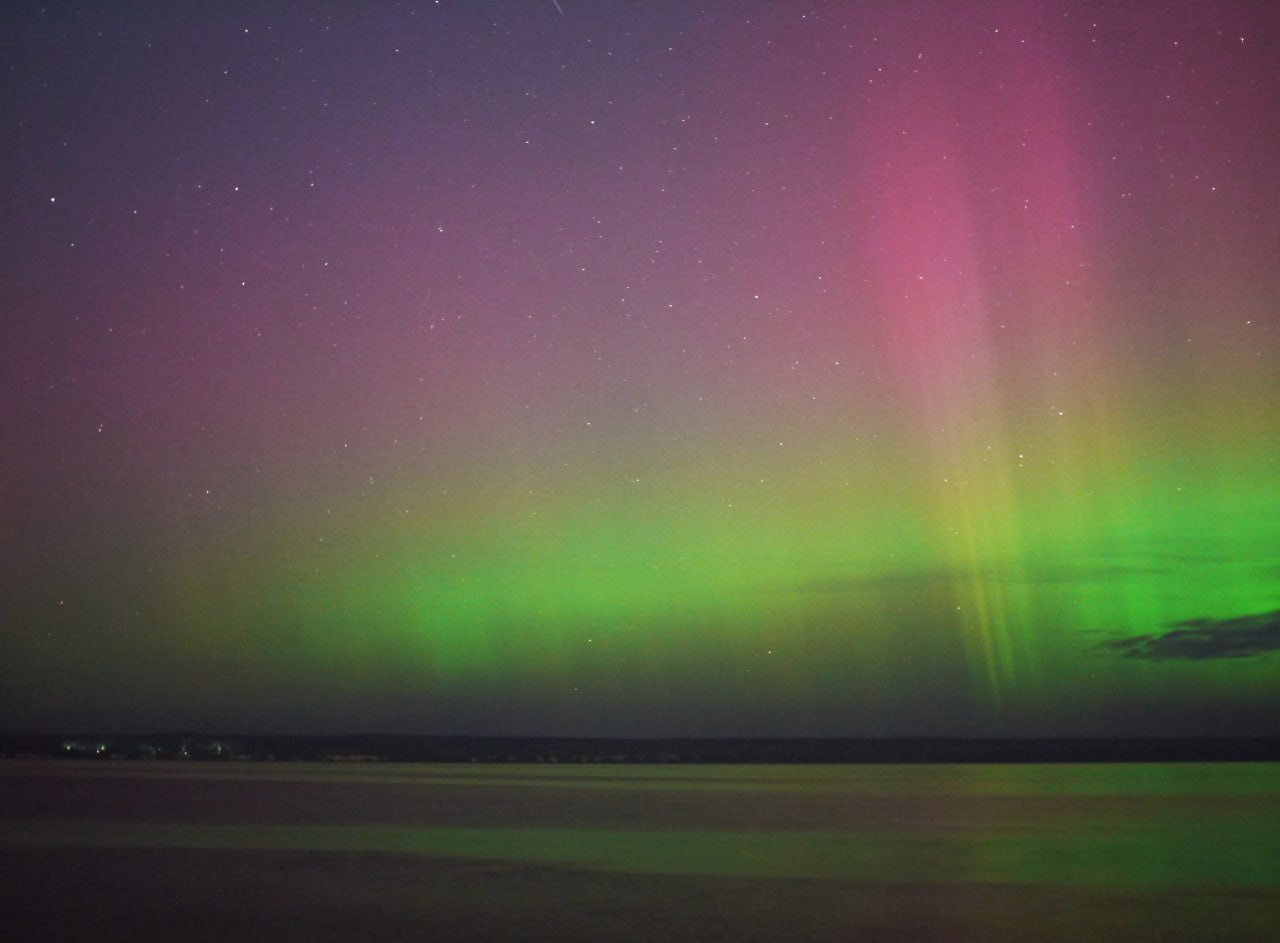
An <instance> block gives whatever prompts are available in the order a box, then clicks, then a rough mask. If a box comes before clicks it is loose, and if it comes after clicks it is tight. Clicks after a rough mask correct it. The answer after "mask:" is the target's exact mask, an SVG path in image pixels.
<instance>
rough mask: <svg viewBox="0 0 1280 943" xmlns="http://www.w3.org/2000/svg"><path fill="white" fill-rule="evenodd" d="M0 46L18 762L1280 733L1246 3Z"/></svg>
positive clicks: (1270, 150)
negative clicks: (766, 738) (52, 747)
mask: <svg viewBox="0 0 1280 943" xmlns="http://www.w3.org/2000/svg"><path fill="white" fill-rule="evenodd" d="M5 9H6V12H5V13H4V14H2V15H0V67H2V68H3V73H2V74H3V84H2V85H0V120H2V121H3V138H2V140H3V143H2V144H0V205H3V206H4V208H5V215H4V222H3V226H2V227H0V327H2V334H0V337H2V338H3V340H2V341H0V397H2V399H0V402H2V404H3V405H2V406H0V443H2V448H3V456H4V459H3V463H2V465H0V579H2V580H3V589H0V725H2V726H4V727H6V728H8V729H16V730H48V731H56V730H66V729H75V728H79V729H107V730H139V731H145V730H161V729H175V728H196V729H204V730H214V731H223V732H231V731H241V732H251V731H276V732H360V731H371V730H384V731H403V732H421V733H439V734H447V733H467V734H561V735H618V736H645V735H654V736H657V735H663V736H667V735H690V736H694V735H698V736H714V735H771V736H772V735H830V736H845V735H847V736H867V735H872V736H880V735H884V736H896V735H917V734H920V735H924V734H932V735H983V736H998V735H1064V734H1083V735H1091V734H1160V735H1180V734H1186V735H1200V736H1218V735H1224V736H1225V735H1240V734H1251V733H1267V734H1273V735H1274V734H1280V654H1277V649H1280V133H1278V132H1280V107H1277V103H1278V102H1280V54H1278V53H1277V49H1280V22H1277V20H1276V17H1275V11H1274V9H1273V7H1272V6H1271V4H1268V3H1262V2H1258V3H1232V2H1220V3H1214V2H1159V3H1155V2H1150V3H1142V2H1135V3H1115V2H1107V3H1102V2H1096V3H1095V2H1079V3H1071V2H1066V3H1063V2H1048V0H1045V2H1033V0H1025V2H1024V0H992V2H973V3H968V2H964V3H962V2H956V3H951V2H917V0H904V2H893V3H880V2H811V3H802V2H799V0H797V2H794V3H792V2H782V0H778V2H770V3H765V2H750V0H711V2H706V3H692V2H691V3H675V2H662V0H653V2H639V0H637V2H605V0H594V2H585V0H559V3H558V4H557V2H556V0H545V2H541V0H520V2H516V0H470V2H462V0H437V2H434V3H432V2H417V3H408V2H404V3H369V4H337V3H294V4H282V3H268V4H259V3H236V2H229V3H216V4H184V3H153V4H148V3H134V4H107V3H86V4H80V3H68V4H57V3H55V4H50V5H49V6H47V7H40V6H37V5H34V4H27V3H17V4H7V5H6V7H5Z"/></svg>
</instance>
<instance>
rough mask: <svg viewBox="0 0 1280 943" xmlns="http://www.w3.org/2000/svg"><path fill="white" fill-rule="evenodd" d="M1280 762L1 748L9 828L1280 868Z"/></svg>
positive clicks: (704, 871)
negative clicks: (397, 760) (839, 760)
mask: <svg viewBox="0 0 1280 943" xmlns="http://www.w3.org/2000/svg"><path fill="white" fill-rule="evenodd" d="M1278 808H1280V766H1277V765H1274V764H1219V765H1214V764H1147V765H1052V766H1049V765H1044V766H1004V765H1001V766H996V765H990V766H959V765H958V766H841V767H813V766H804V767H787V766H756V767H744V766H738V767H732V766H704V767H698V766H670V767H668V766H650V767H644V766H639V767H630V766H626V767H623V766H596V767H566V766H561V767H556V766H534V767H531V766H490V767H483V766H392V765H386V766H353V765H340V764H333V765H301V764H299V765H287V766H285V765H272V764H259V765H231V764H225V765H222V764H220V765H196V764H185V765H184V764H119V765H99V764H83V765H82V764H72V763H66V764H39V763H35V764H19V763H10V764H4V765H3V766H0V809H2V810H5V811H3V812H0V816H2V817H3V819H2V820H0V846H8V847H19V846H58V847H68V846H72V847H106V848H179V849H224V850H238V851H295V852H296V851H329V852H352V853H354V852H366V853H367V852H387V853H395V854H410V855H419V856H436V857H451V858H463V859H486V860H494V861H520V862H531V863H538V864H554V865H568V866H574V867H578V868H585V869H589V870H595V871H603V872H611V873H628V874H651V875H697V876H720V877H751V878H807V879H835V880H842V881H863V882H865V881H877V882H890V883H913V884H918V883H949V884H955V883H973V884H1019V883H1025V884H1051V885H1070V886H1095V885H1106V886H1109V887H1117V886H1132V887H1144V886H1145V887H1150V886H1178V885H1216V886H1231V887H1238V888H1247V887H1253V888H1273V889H1274V888H1277V887H1280V815H1277V814H1276V809H1278Z"/></svg>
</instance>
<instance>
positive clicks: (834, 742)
mask: <svg viewBox="0 0 1280 943" xmlns="http://www.w3.org/2000/svg"><path fill="white" fill-rule="evenodd" d="M0 755H3V756H6V757H18V756H44V757H54V756H57V757H68V758H74V759H103V760H106V759H133V760H161V759H168V760H191V761H197V760H204V761H227V760H267V761H269V760H277V761H287V760H293V761H300V760H309V761H324V760H332V761H345V762H354V761H366V762H390V763H1113V762H1178V761H1181V762H1232V761H1234V762H1239V761H1275V760H1280V740H1278V739H1274V738H1271V739H1250V738H1235V739H1212V740H1211V739H1161V738H1147V739H1135V738H1115V739H1108V738H1095V739H995V738H991V739H966V738H934V737H907V738H891V739H889V738H886V739H839V738H671V739H606V738H581V737H466V736H415V735H406V734H358V735H339V736H296V735H259V734H235V735H228V736H222V735H212V734H202V733H183V732H177V733H159V734H151V735H134V734H128V735H124V734H111V735H85V734H73V735H65V734H63V735H46V734H8V735H4V734H0Z"/></svg>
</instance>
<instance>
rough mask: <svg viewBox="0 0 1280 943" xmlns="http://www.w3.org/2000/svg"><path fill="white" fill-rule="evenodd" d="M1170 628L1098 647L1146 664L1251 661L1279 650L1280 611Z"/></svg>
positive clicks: (1206, 620)
mask: <svg viewBox="0 0 1280 943" xmlns="http://www.w3.org/2000/svg"><path fill="white" fill-rule="evenodd" d="M1167 628H1168V630H1169V631H1167V632H1162V633H1159V634H1147V635H1132V636H1129V637H1128V638H1121V639H1113V640H1112V641H1109V642H1103V643H1102V644H1101V645H1100V646H1099V647H1100V648H1103V649H1105V650H1107V651H1112V652H1118V653H1119V654H1121V655H1123V656H1124V657H1125V658H1143V659H1146V660H1147V661H1166V660H1169V659H1183V660H1185V661H1206V660H1208V659H1211V658H1252V657H1254V656H1255V655H1265V654H1267V653H1268V652H1274V651H1277V650H1280V609H1275V610H1272V611H1271V612H1259V613H1256V614H1254V615H1248V616H1237V617H1236V618H1234V619H1188V620H1186V621H1185V622H1173V623H1170V624H1169V625H1168V626H1167Z"/></svg>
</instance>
